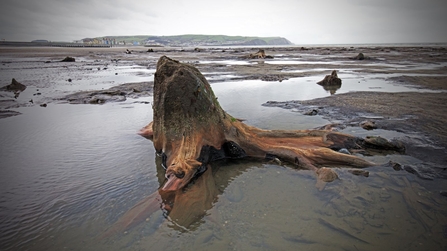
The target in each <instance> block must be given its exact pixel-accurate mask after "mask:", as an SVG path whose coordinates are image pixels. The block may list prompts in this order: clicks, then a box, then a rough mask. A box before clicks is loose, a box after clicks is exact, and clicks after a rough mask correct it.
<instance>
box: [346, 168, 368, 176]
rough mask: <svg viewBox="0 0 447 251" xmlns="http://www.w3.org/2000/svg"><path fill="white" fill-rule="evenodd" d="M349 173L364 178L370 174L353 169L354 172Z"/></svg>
mask: <svg viewBox="0 0 447 251" xmlns="http://www.w3.org/2000/svg"><path fill="white" fill-rule="evenodd" d="M348 172H350V173H352V174H354V175H357V176H360V175H361V176H364V177H369V172H368V171H365V170H359V169H353V170H348Z"/></svg>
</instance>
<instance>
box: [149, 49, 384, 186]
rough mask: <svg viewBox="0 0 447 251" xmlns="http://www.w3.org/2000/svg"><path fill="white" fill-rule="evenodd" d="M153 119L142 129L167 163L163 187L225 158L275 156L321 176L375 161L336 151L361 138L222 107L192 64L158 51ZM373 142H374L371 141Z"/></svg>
mask: <svg viewBox="0 0 447 251" xmlns="http://www.w3.org/2000/svg"><path fill="white" fill-rule="evenodd" d="M153 110H154V120H153V122H151V123H150V124H149V125H147V126H146V127H145V128H143V129H142V130H141V135H143V136H145V137H148V138H150V139H152V140H153V143H154V146H155V149H156V151H157V153H158V154H159V155H161V158H162V163H163V166H164V167H165V169H166V175H165V176H166V182H165V183H164V185H163V186H162V188H161V189H162V190H168V191H169V190H178V189H181V188H183V187H185V186H186V185H187V184H188V183H189V182H190V181H191V179H193V178H194V177H196V176H198V175H200V174H201V173H203V172H204V171H205V170H206V168H207V165H208V164H209V163H210V162H212V161H214V160H218V159H223V158H243V157H252V158H259V159H279V160H280V161H282V162H284V161H285V162H288V163H291V164H293V165H294V166H295V167H297V168H305V169H311V170H314V171H315V172H316V174H317V177H318V179H319V180H320V181H324V182H330V181H332V180H334V179H336V178H337V175H336V173H335V172H334V171H333V170H332V169H328V168H327V167H358V168H363V167H368V166H372V165H374V164H373V163H371V162H369V161H367V160H364V159H362V158H360V157H357V156H354V155H348V154H343V153H340V152H338V150H340V149H342V148H346V149H349V150H351V149H361V148H364V147H365V146H366V145H365V144H364V143H365V140H364V139H361V138H358V137H354V136H351V135H347V134H343V133H338V132H333V131H329V130H290V131H286V130H263V129H259V128H256V127H253V126H249V125H246V124H244V123H243V122H241V121H239V120H238V119H235V118H234V117H232V116H231V115H229V114H228V113H226V112H225V111H224V110H223V109H222V108H221V106H220V105H219V102H218V101H217V98H216V96H215V95H214V93H213V90H212V89H211V86H210V85H209V83H208V81H207V80H206V79H205V77H204V76H203V75H202V74H201V73H200V72H199V71H198V70H197V69H196V68H194V67H193V66H191V65H188V64H183V63H180V62H178V61H176V60H173V59H170V58H168V57H166V56H162V57H161V58H160V59H159V61H158V64H157V71H156V73H155V81H154V104H153ZM375 147H376V146H375Z"/></svg>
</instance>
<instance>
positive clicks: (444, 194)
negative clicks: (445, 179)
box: [439, 191, 447, 197]
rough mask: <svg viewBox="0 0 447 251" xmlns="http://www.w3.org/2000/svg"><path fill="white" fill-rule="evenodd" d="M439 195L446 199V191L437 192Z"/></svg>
mask: <svg viewBox="0 0 447 251" xmlns="http://www.w3.org/2000/svg"><path fill="white" fill-rule="evenodd" d="M439 194H440V195H442V196H444V197H447V191H439Z"/></svg>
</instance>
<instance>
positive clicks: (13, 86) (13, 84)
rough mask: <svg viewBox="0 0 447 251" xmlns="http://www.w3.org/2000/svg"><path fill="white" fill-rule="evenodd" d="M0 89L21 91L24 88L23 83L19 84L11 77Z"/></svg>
mask: <svg viewBox="0 0 447 251" xmlns="http://www.w3.org/2000/svg"><path fill="white" fill-rule="evenodd" d="M0 89H1V90H2V91H12V92H23V91H24V90H25V89H26V86H25V85H24V84H21V83H19V82H17V80H15V78H13V79H12V80H11V84H9V85H7V86H4V87H2V88H0Z"/></svg>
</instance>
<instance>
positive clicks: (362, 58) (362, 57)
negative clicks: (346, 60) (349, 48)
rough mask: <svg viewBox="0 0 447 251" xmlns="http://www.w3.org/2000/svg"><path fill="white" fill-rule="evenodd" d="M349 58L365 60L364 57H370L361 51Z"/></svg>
mask: <svg viewBox="0 0 447 251" xmlns="http://www.w3.org/2000/svg"><path fill="white" fill-rule="evenodd" d="M350 59H354V60H366V59H370V58H369V57H367V56H365V55H363V53H361V52H360V53H359V54H358V55H357V56H355V57H352V58H350Z"/></svg>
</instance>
